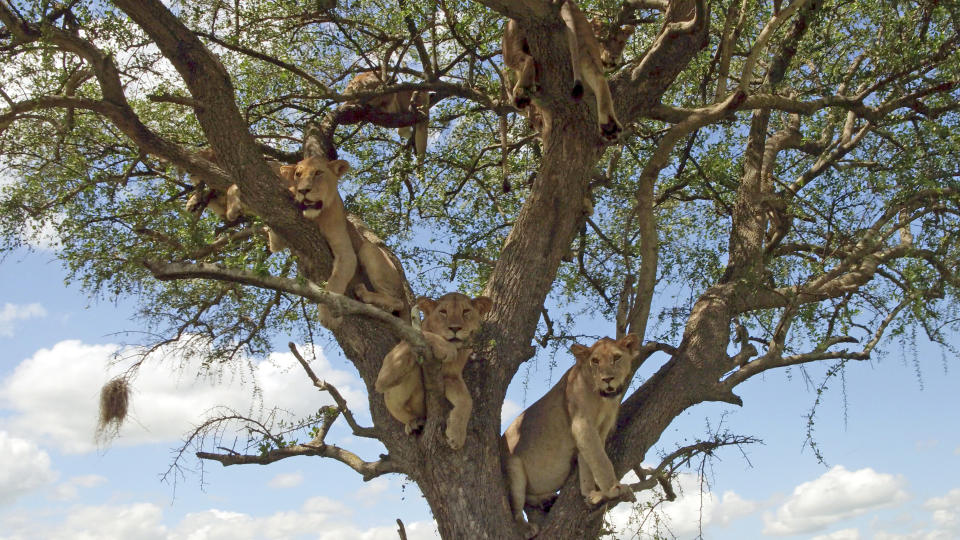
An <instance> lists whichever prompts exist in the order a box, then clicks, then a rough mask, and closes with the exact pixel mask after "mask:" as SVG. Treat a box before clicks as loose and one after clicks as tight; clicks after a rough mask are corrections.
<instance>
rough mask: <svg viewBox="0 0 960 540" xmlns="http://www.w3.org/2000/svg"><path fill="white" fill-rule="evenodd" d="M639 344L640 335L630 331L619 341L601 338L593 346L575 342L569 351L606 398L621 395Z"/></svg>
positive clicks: (598, 391)
mask: <svg viewBox="0 0 960 540" xmlns="http://www.w3.org/2000/svg"><path fill="white" fill-rule="evenodd" d="M639 347H640V340H639V338H637V336H636V335H634V334H627V335H626V336H624V337H622V338H620V339H619V340H617V341H614V340H612V339H610V338H601V339H600V341H598V342H596V343H594V344H593V346H592V347H584V346H583V345H577V344H575V345H573V346H572V347H570V351H571V352H572V353H573V356H574V357H575V358H576V359H577V364H579V365H580V366H581V369H582V370H583V372H584V373H586V374H588V375H589V378H590V379H591V380H592V381H593V385H594V388H595V389H596V391H597V393H599V394H600V395H601V396H604V397H619V396H620V395H622V394H623V391H624V390H625V389H626V383H627V377H628V376H629V375H630V368H631V364H632V362H633V359H634V357H635V356H636V355H637V351H638V349H639Z"/></svg>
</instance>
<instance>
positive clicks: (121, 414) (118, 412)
mask: <svg viewBox="0 0 960 540" xmlns="http://www.w3.org/2000/svg"><path fill="white" fill-rule="evenodd" d="M129 405H130V383H129V382H128V381H127V379H126V378H124V377H122V376H120V377H114V378H113V379H110V380H109V381H107V384H105V385H103V388H101V389H100V418H99V420H98V421H97V432H96V439H97V441H99V442H109V441H110V440H112V439H114V438H116V437H117V435H119V434H120V426H121V425H122V424H123V420H124V419H125V418H126V417H127V409H128V407H129Z"/></svg>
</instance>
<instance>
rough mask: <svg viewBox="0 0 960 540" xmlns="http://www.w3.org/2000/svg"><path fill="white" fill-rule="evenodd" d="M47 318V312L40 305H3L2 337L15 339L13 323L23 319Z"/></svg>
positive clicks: (0, 315) (1, 316)
mask: <svg viewBox="0 0 960 540" xmlns="http://www.w3.org/2000/svg"><path fill="white" fill-rule="evenodd" d="M46 316H47V310H46V309H44V308H43V306H41V305H40V304H37V303H33V304H11V303H9V302H7V303H4V304H3V309H0V336H4V337H13V322H14V321H17V320H23V319H37V318H42V317H46Z"/></svg>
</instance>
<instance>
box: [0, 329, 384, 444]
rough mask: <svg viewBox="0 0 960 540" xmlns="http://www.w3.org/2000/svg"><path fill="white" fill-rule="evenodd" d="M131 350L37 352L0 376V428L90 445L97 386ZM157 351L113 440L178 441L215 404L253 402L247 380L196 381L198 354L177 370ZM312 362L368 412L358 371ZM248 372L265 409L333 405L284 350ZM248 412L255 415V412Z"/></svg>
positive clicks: (66, 346)
mask: <svg viewBox="0 0 960 540" xmlns="http://www.w3.org/2000/svg"><path fill="white" fill-rule="evenodd" d="M133 352H134V350H133V349H130V348H126V349H124V348H121V347H119V346H117V345H113V344H106V345H89V344H85V343H82V342H80V341H74V340H70V341H61V342H59V343H57V344H56V345H54V346H53V347H51V348H50V349H41V350H39V351H37V352H36V353H34V355H33V356H32V357H30V358H28V359H26V360H24V361H23V362H21V363H20V365H18V366H17V367H16V369H15V370H14V371H13V373H12V374H11V375H9V376H8V377H7V378H6V379H5V380H3V381H2V382H0V406H3V407H4V408H7V409H10V410H11V411H12V412H13V414H12V415H10V416H8V417H6V418H4V419H2V420H0V422H2V424H0V427H5V428H6V429H8V430H9V431H11V432H12V433H16V434H20V435H22V436H27V437H30V438H31V439H37V440H43V441H45V442H49V443H50V444H52V445H54V446H55V447H57V448H59V449H61V450H63V451H65V452H73V453H76V452H87V451H91V450H93V449H95V448H96V446H95V444H94V440H93V433H94V429H95V424H96V418H97V407H98V400H99V392H100V387H101V386H102V385H103V384H104V383H105V382H106V381H107V380H109V379H110V377H111V376H113V375H116V374H118V373H120V372H121V371H122V369H123V367H124V366H122V365H114V366H111V362H110V360H111V359H112V358H114V357H115V355H116V354H119V355H120V357H127V356H130V355H131V354H132V353H133ZM155 356H156V358H154V357H151V358H148V359H147V361H146V362H144V364H143V366H142V367H141V368H140V370H139V372H138V375H137V377H136V379H135V380H134V382H133V392H132V395H131V405H130V418H129V419H128V421H126V422H125V423H124V425H123V428H122V429H121V431H120V438H119V439H118V440H117V441H115V443H114V444H127V445H132V444H143V443H156V442H170V441H176V440H179V439H180V438H181V437H182V436H183V435H184V433H185V432H187V431H188V430H190V429H191V428H192V427H193V426H195V425H197V424H199V423H200V422H201V421H202V420H203V419H204V418H205V417H206V415H207V413H208V411H210V409H211V408H212V407H214V406H218V405H224V406H228V407H231V408H233V409H236V410H238V411H240V412H242V413H246V412H248V411H250V410H251V407H253V401H252V397H251V394H252V388H251V385H250V382H249V381H246V382H244V381H243V380H241V377H240V376H239V375H236V376H231V375H230V374H225V375H224V376H223V377H221V378H217V379H216V380H211V379H194V377H193V375H194V374H195V373H198V372H200V371H201V369H200V365H199V360H197V361H186V362H184V363H183V370H182V371H181V370H179V369H178V366H180V365H181V359H178V358H177V355H176V354H175V353H172V352H171V351H168V350H161V351H159V352H158V353H157V355H155ZM161 358H162V359H163V360H162V361H161V360H160V359H161ZM312 367H313V370H314V371H315V372H316V373H317V374H318V376H320V377H321V378H323V379H326V380H327V381H329V382H330V383H331V384H333V385H334V386H336V387H337V389H338V390H340V393H341V394H343V396H344V398H345V399H346V400H347V402H348V403H349V404H350V405H351V406H352V408H353V409H354V411H355V412H356V413H359V415H360V416H361V417H363V415H364V414H367V413H366V410H367V408H366V403H367V398H366V391H365V387H364V385H363V382H362V381H361V380H360V379H359V378H358V377H357V376H356V375H354V374H352V373H349V372H347V371H343V370H337V369H334V368H333V367H332V366H331V365H330V363H329V361H328V360H327V359H326V358H325V357H324V356H323V355H322V354H320V353H319V351H318V354H317V358H316V360H315V361H313V365H312ZM253 372H254V373H253V375H254V376H255V377H256V379H257V382H258V383H259V385H260V389H261V391H262V398H263V404H264V405H265V406H267V407H274V406H276V407H279V408H281V409H284V410H287V411H290V412H291V413H293V414H294V415H297V416H306V415H309V414H311V413H314V412H316V411H317V409H318V408H319V407H321V406H322V405H327V404H332V403H333V401H332V399H330V397H329V396H328V395H326V394H325V393H322V392H318V391H317V389H316V388H315V387H313V385H312V383H311V382H310V380H309V379H308V378H307V377H306V376H305V375H304V374H303V370H302V369H301V367H300V365H299V364H298V363H297V361H296V359H295V358H294V357H293V355H292V354H290V353H273V354H271V355H269V357H268V358H267V359H265V360H262V361H259V362H257V363H255V364H254V365H253ZM54 374H55V375H56V376H52V375H54ZM252 414H253V415H256V414H258V413H257V411H256V410H254V412H253V413H252Z"/></svg>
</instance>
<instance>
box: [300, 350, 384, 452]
mask: <svg viewBox="0 0 960 540" xmlns="http://www.w3.org/2000/svg"><path fill="white" fill-rule="evenodd" d="M287 346H288V347H290V352H292V353H293V356H294V357H295V358H296V359H297V361H298V362H300V365H301V366H303V370H304V371H306V372H307V376H308V377H310V380H311V381H312V382H313V385H314V386H316V387H317V388H318V389H320V390H322V391H324V392H327V393H328V394H330V397H332V398H333V401H335V402H336V404H337V409H338V410H339V411H340V413H342V414H343V418H344V419H345V420H346V421H347V424H348V425H349V426H350V429H352V430H353V434H354V435H356V436H358V437H368V438H371V439H376V438H378V437H379V436H380V430H379V429H377V428H371V427H363V426H361V425H360V424H358V423H357V421H356V419H355V418H354V417H353V413H352V412H351V411H350V409H349V408H348V407H347V400H345V399H343V396H342V395H341V394H340V392H339V391H337V389H336V388H335V387H334V386H333V385H332V384H330V383H328V382H326V381H323V380H321V379H320V378H318V377H317V375H316V373H314V372H313V369H311V368H310V364H309V363H308V362H307V361H306V359H304V358H303V355H301V354H300V351H299V350H298V349H297V346H296V345H295V344H294V343H293V342H292V341H291V342H289V343H287Z"/></svg>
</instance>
